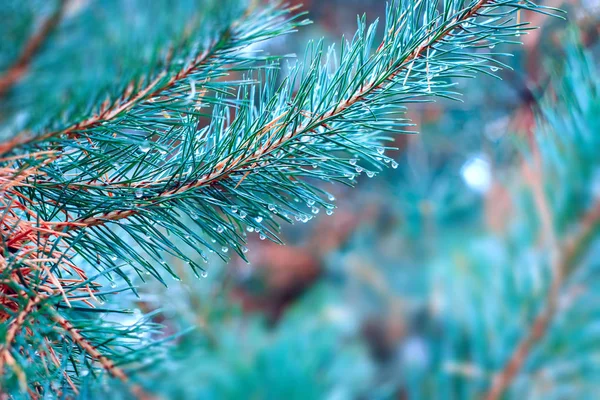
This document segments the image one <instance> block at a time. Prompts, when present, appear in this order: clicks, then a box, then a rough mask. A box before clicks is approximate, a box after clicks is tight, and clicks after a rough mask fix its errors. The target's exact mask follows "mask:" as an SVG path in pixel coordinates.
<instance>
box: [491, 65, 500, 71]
mask: <svg viewBox="0 0 600 400" xmlns="http://www.w3.org/2000/svg"><path fill="white" fill-rule="evenodd" d="M499 69H500V68H498V67H494V66H491V67H490V70H491V71H492V72H496V71H498V70H499Z"/></svg>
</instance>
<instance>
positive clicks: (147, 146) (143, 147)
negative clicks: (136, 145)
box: [140, 142, 150, 153]
mask: <svg viewBox="0 0 600 400" xmlns="http://www.w3.org/2000/svg"><path fill="white" fill-rule="evenodd" d="M140 151H141V152H142V153H147V152H149V151H150V144H149V143H148V142H146V143H143V144H140Z"/></svg>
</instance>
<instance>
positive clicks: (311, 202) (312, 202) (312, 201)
mask: <svg viewBox="0 0 600 400" xmlns="http://www.w3.org/2000/svg"><path fill="white" fill-rule="evenodd" d="M306 204H308V205H309V206H312V205H314V204H315V201H314V200H312V199H311V200H308V201H307V202H306Z"/></svg>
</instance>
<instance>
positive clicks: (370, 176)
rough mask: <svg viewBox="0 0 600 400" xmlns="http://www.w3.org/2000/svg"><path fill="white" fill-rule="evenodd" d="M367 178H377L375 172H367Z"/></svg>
mask: <svg viewBox="0 0 600 400" xmlns="http://www.w3.org/2000/svg"><path fill="white" fill-rule="evenodd" d="M367 176H368V177H369V178H372V177H374V176H375V172H373V171H367Z"/></svg>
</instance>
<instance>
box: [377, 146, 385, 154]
mask: <svg viewBox="0 0 600 400" xmlns="http://www.w3.org/2000/svg"><path fill="white" fill-rule="evenodd" d="M377 153H378V154H379V155H382V154H383V153H385V147H378V148H377Z"/></svg>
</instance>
